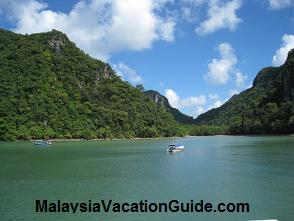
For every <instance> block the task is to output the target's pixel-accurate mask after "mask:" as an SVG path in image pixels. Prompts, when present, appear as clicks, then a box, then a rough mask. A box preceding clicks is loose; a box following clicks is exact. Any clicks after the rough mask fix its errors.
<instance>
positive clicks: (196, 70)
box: [0, 0, 294, 117]
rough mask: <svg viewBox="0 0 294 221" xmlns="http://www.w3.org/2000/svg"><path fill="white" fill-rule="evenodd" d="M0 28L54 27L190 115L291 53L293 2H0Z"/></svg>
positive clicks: (221, 100) (217, 101)
mask: <svg viewBox="0 0 294 221" xmlns="http://www.w3.org/2000/svg"><path fill="white" fill-rule="evenodd" d="M0 27H1V28H4V29H9V30H11V31H13V32H16V33H21V34H26V33H27V34H31V33H37V32H46V31H50V30H52V29H57V30H60V31H62V32H64V33H66V34H67V35H68V37H69V38H70V40H72V41H73V42H75V44H76V45H77V46H78V47H79V48H81V49H82V50H83V51H84V52H85V53H87V54H89V55H90V56H92V57H94V58H97V59H100V60H103V61H105V62H107V63H109V64H110V65H111V66H112V67H113V69H114V70H115V71H116V73H117V74H118V75H120V76H121V78H122V79H123V80H125V81H128V82H130V83H131V84H132V85H134V86H135V85H137V84H143V85H144V87H145V89H146V90H149V89H152V90H157V91H159V92H160V93H161V94H163V95H165V96H166V97H167V98H168V100H169V102H170V104H171V105H172V106H173V107H176V108H178V109H180V110H181V111H182V112H184V113H186V114H188V115H190V116H193V117H196V116H198V115H199V114H201V113H203V112H205V111H207V110H209V109H211V108H215V107H219V106H220V105H222V104H223V103H224V102H226V101H227V100H228V99H229V98H230V97H231V96H232V95H234V94H238V93H240V92H241V91H243V90H245V89H247V88H250V87H251V86H252V82H253V80H254V77H255V76H256V74H257V73H258V71H259V70H261V69H262V68H263V67H267V66H280V65H282V64H283V62H284V61H285V59H286V57H287V54H288V51H289V50H290V49H292V48H294V0H67V1H60V0H0Z"/></svg>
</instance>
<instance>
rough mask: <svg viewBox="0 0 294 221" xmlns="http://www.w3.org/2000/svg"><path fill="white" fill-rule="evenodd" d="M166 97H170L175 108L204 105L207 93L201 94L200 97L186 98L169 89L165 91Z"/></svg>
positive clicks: (170, 101)
mask: <svg viewBox="0 0 294 221" xmlns="http://www.w3.org/2000/svg"><path fill="white" fill-rule="evenodd" d="M165 97H166V98H167V99H168V101H169V103H170V105H171V106H172V107H174V108H183V107H191V106H203V105H204V104H205V103H206V96H205V95H200V96H198V97H194V96H191V97H188V98H185V99H181V98H180V97H179V96H178V95H177V93H176V92H175V91H173V90H172V89H167V90H166V91H165Z"/></svg>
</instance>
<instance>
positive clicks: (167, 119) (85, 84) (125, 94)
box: [0, 29, 178, 140]
mask: <svg viewBox="0 0 294 221" xmlns="http://www.w3.org/2000/svg"><path fill="white" fill-rule="evenodd" d="M0 58H1V59H0V79H1V81H0V140H15V139H18V140H28V139H40V138H43V139H44V138H62V139H64V138H84V139H93V138H132V137H165V136H168V137H169V136H175V135H176V134H177V129H178V126H177V123H176V121H174V119H173V117H172V115H171V114H170V113H168V112H167V111H166V110H164V109H163V108H160V107H158V106H157V105H156V104H154V102H152V101H151V100H150V99H149V98H148V97H147V96H146V95H145V94H144V93H142V92H141V91H140V90H138V89H136V88H135V87H133V86H131V85H130V84H128V83H127V82H124V81H122V80H121V79H120V77H119V76H118V75H116V74H115V72H114V71H113V70H112V69H111V67H110V66H109V64H106V63H104V62H102V61H99V60H97V59H94V58H91V57H90V56H89V55H87V54H85V53H84V52H83V51H82V50H80V49H79V48H77V47H76V45H75V44H74V43H73V42H71V41H70V40H69V39H68V38H67V36H66V35H65V34H64V33H62V32H60V31H57V30H52V31H50V32H46V33H36V34H31V35H21V34H16V33H13V32H10V31H6V30H3V29H1V30H0Z"/></svg>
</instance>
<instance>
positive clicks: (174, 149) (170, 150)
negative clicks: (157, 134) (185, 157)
mask: <svg viewBox="0 0 294 221" xmlns="http://www.w3.org/2000/svg"><path fill="white" fill-rule="evenodd" d="M183 150H184V145H181V144H178V145H176V144H170V145H169V146H168V149H167V150H166V151H167V152H168V153H174V152H180V151H183Z"/></svg>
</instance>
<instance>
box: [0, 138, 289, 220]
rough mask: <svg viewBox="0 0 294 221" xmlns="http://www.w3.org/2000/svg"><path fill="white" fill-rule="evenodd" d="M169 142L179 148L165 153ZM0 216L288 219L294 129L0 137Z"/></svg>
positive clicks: (11, 218) (130, 218)
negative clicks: (63, 205) (109, 204)
mask: <svg viewBox="0 0 294 221" xmlns="http://www.w3.org/2000/svg"><path fill="white" fill-rule="evenodd" d="M169 143H181V144H184V145H185V151H184V152H182V153H177V154H172V155H171V154H167V153H166V148H167V145H168V144H169ZM0 197H1V198H0V220H1V221H10V220H11V221H18V220H28V221H31V220H38V221H43V220H54V221H55V220H64V221H67V220H68V221H69V220H70V221H75V220H80V221H84V220H85V221H100V220H201V221H222V220H223V221H239V220H240V221H245V220H246V221H247V220H254V219H278V220H279V221H291V220H294V209H293V208H294V207H293V205H294V137H293V136H292V137H291V136H279V137H278V136H277V137H250V136H248V137H241V136H235V137H233V136H212V137H195V138H183V139H162V140H131V141H89V142H55V143H54V145H53V146H52V147H50V148H40V147H38V146H34V145H32V144H31V143H29V142H15V143H0ZM36 199H48V200H52V201H53V200H58V199H60V200H62V201H66V202H80V201H86V202H87V201H88V200H89V199H91V200H92V201H99V200H101V199H112V200H115V201H119V202H138V201H140V200H145V199H146V200H148V201H155V202H166V201H169V200H173V199H176V200H181V201H190V200H192V199H193V200H194V201H198V200H201V199H202V200H204V201H206V202H211V203H219V202H248V203H249V204H250V212H249V213H229V212H225V213H205V214H204V213H202V214H201V213H176V214H173V213H137V214H136V213H125V214H122V213H120V214H117V213H77V214H52V213H50V214H44V213H43V214H37V213H36V212H35V200H36Z"/></svg>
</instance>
